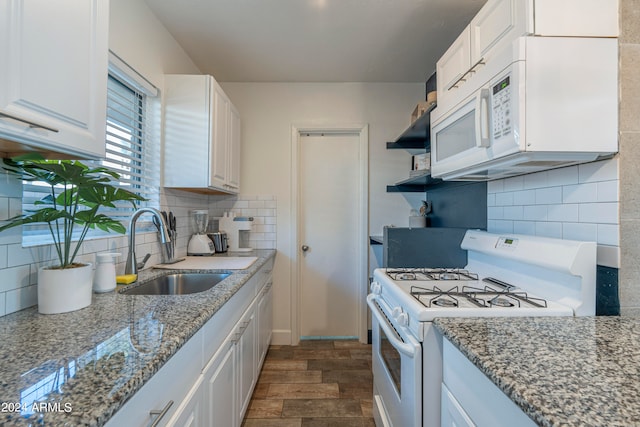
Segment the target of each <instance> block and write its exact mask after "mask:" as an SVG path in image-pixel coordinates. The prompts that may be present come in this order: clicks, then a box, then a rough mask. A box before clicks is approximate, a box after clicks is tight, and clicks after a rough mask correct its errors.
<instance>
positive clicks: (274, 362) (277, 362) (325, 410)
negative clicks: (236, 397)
mask: <svg viewBox="0 0 640 427" xmlns="http://www.w3.org/2000/svg"><path fill="white" fill-rule="evenodd" d="M372 396H373V376H372V374H371V346H370V345H366V344H360V343H359V342H357V341H326V340H317V341H315V340H314V341H301V342H300V345H299V346H275V345H272V346H271V347H269V352H268V353H267V357H266V359H265V362H264V366H263V367H262V373H261V374H260V378H259V379H258V384H257V385H256V388H255V390H254V392H253V396H252V398H251V403H250V404H249V409H248V410H247V413H246V414H245V418H244V421H243V423H242V425H243V427H374V426H375V424H374V422H373V418H372V415H371V404H372Z"/></svg>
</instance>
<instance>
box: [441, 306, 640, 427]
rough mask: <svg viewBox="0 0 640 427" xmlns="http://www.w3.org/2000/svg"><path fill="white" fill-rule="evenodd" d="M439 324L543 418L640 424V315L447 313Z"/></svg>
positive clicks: (541, 421) (542, 421)
mask: <svg viewBox="0 0 640 427" xmlns="http://www.w3.org/2000/svg"><path fill="white" fill-rule="evenodd" d="M434 325H435V326H436V328H437V329H438V330H439V331H440V332H441V333H442V334H443V335H444V336H445V337H446V338H447V339H449V341H451V342H452V343H453V344H454V345H455V346H456V347H457V348H458V349H460V351H462V353H463V354H464V355H465V356H467V358H468V359H469V360H471V362H472V363H474V364H475V365H476V366H477V367H478V368H479V369H480V370H481V371H482V372H484V373H485V375H486V376H487V377H489V379H490V380H491V381H492V382H493V383H494V384H496V385H497V386H498V387H499V388H500V389H501V390H502V391H503V392H504V393H505V394H506V395H507V396H508V397H509V398H510V399H511V400H513V401H514V402H515V403H516V404H517V405H518V406H519V407H520V408H521V409H522V410H523V411H524V412H525V413H526V414H527V415H529V417H530V418H531V419H533V420H534V421H535V422H536V423H537V424H538V425H541V426H576V427H577V426H580V427H583V426H607V427H610V426H638V425H640V318H633V317H576V318H573V317H533V318H508V319H506V318H502V319H497V318H467V319H461V318H442V319H436V320H435V322H434Z"/></svg>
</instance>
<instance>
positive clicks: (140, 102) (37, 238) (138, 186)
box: [22, 53, 160, 246]
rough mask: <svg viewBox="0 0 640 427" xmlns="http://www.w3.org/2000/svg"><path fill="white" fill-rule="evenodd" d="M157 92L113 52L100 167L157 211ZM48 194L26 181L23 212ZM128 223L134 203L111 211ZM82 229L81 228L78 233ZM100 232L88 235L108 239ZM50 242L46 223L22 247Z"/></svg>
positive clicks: (28, 230) (30, 230)
mask: <svg viewBox="0 0 640 427" xmlns="http://www.w3.org/2000/svg"><path fill="white" fill-rule="evenodd" d="M157 94H158V93H157V89H156V88H155V87H154V86H153V85H151V84H150V83H149V82H148V81H147V80H146V79H144V77H142V76H141V75H139V74H138V73H137V72H136V71H135V70H133V69H132V68H131V67H129V66H128V65H127V64H126V63H124V61H122V60H121V59H120V58H119V57H117V56H116V55H115V54H113V53H110V63H109V77H108V82H107V126H106V138H105V144H106V156H105V159H103V160H100V161H95V162H92V161H84V162H83V163H86V164H91V163H95V164H100V165H102V166H105V167H108V168H110V169H112V170H114V171H115V172H117V173H119V174H120V180H119V182H120V186H122V187H123V188H126V189H127V190H129V191H132V192H135V193H138V194H140V195H141V196H143V197H145V198H146V199H148V201H146V202H143V204H142V205H141V206H150V207H156V208H157V207H158V206H159V194H158V191H159V190H158V189H159V187H160V143H159V137H158V135H159V132H158V130H159V127H160V119H159V118H160V101H159V98H158V96H157ZM48 191H49V186H48V185H46V184H44V183H38V182H33V183H27V182H24V183H23V195H22V209H23V211H25V210H28V209H32V208H33V203H34V202H35V201H37V200H40V199H41V198H42V197H43V196H44V195H45V194H46V193H47V192H48ZM101 212H102V213H107V214H108V215H109V216H111V217H113V218H116V219H118V220H120V221H122V222H123V223H126V221H128V219H129V217H130V216H131V214H132V212H133V208H132V207H131V204H128V203H127V204H125V203H123V204H122V205H120V206H116V208H114V209H112V210H111V212H108V211H107V210H106V209H102V210H101ZM78 231H79V230H78ZM106 235H108V234H107V233H105V232H103V231H101V230H90V231H89V237H101V236H106ZM43 242H46V243H48V242H51V237H50V235H49V230H48V228H47V227H46V225H39V224H32V225H27V226H24V227H23V244H24V245H27V246H28V245H35V244H42V243H43Z"/></svg>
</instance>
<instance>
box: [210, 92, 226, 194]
mask: <svg viewBox="0 0 640 427" xmlns="http://www.w3.org/2000/svg"><path fill="white" fill-rule="evenodd" d="M212 103H213V105H212V117H213V120H212V121H211V123H212V125H213V129H211V138H212V139H211V150H210V155H211V159H209V162H210V166H209V167H210V168H211V170H210V175H209V176H210V185H211V186H212V187H217V188H220V189H224V188H225V184H226V183H227V173H228V159H227V149H228V145H229V144H228V137H229V111H230V103H229V98H227V96H226V94H225V93H224V92H223V91H222V88H221V87H220V85H218V83H214V84H213V96H212Z"/></svg>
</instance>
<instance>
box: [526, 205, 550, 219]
mask: <svg viewBox="0 0 640 427" xmlns="http://www.w3.org/2000/svg"><path fill="white" fill-rule="evenodd" d="M522 218H523V219H525V220H527V221H546V220H547V207H546V206H545V205H540V206H524V209H523V216H522Z"/></svg>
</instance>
